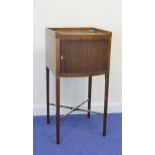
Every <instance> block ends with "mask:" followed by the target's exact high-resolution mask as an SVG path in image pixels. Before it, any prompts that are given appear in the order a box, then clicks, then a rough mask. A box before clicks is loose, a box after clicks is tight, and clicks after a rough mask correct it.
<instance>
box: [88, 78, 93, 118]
mask: <svg viewBox="0 0 155 155" xmlns="http://www.w3.org/2000/svg"><path fill="white" fill-rule="evenodd" d="M91 90H92V76H90V77H89V79H88V99H89V101H88V110H90V109H91ZM87 117H88V118H90V112H88V114H87Z"/></svg>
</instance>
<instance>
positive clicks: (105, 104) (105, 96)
mask: <svg viewBox="0 0 155 155" xmlns="http://www.w3.org/2000/svg"><path fill="white" fill-rule="evenodd" d="M108 91H109V73H106V74H105V94H104V119H103V136H106V126H107V109H108Z"/></svg>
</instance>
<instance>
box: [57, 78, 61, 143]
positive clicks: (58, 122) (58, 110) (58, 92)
mask: <svg viewBox="0 0 155 155" xmlns="http://www.w3.org/2000/svg"><path fill="white" fill-rule="evenodd" d="M56 143H57V144H60V77H56Z"/></svg>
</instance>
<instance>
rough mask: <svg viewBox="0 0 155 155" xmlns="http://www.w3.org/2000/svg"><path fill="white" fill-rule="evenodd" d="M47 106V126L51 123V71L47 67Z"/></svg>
mask: <svg viewBox="0 0 155 155" xmlns="http://www.w3.org/2000/svg"><path fill="white" fill-rule="evenodd" d="M46 104H47V124H49V123H50V105H49V69H48V68H47V67H46Z"/></svg>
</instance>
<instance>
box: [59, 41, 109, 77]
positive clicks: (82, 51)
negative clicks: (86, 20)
mask: <svg viewBox="0 0 155 155" xmlns="http://www.w3.org/2000/svg"><path fill="white" fill-rule="evenodd" d="M107 47H108V46H107V41H102V40H101V41H100V40H99V41H90V40H89V41H88V40H86V41H77V40H75V41H73V40H67V41H64V40H63V41H61V49H60V52H61V58H62V59H61V75H62V76H64V75H66V74H76V75H77V74H78V73H79V74H87V75H92V74H95V73H97V72H104V71H105V70H106V69H107V68H106V60H107V52H106V51H107Z"/></svg>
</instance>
